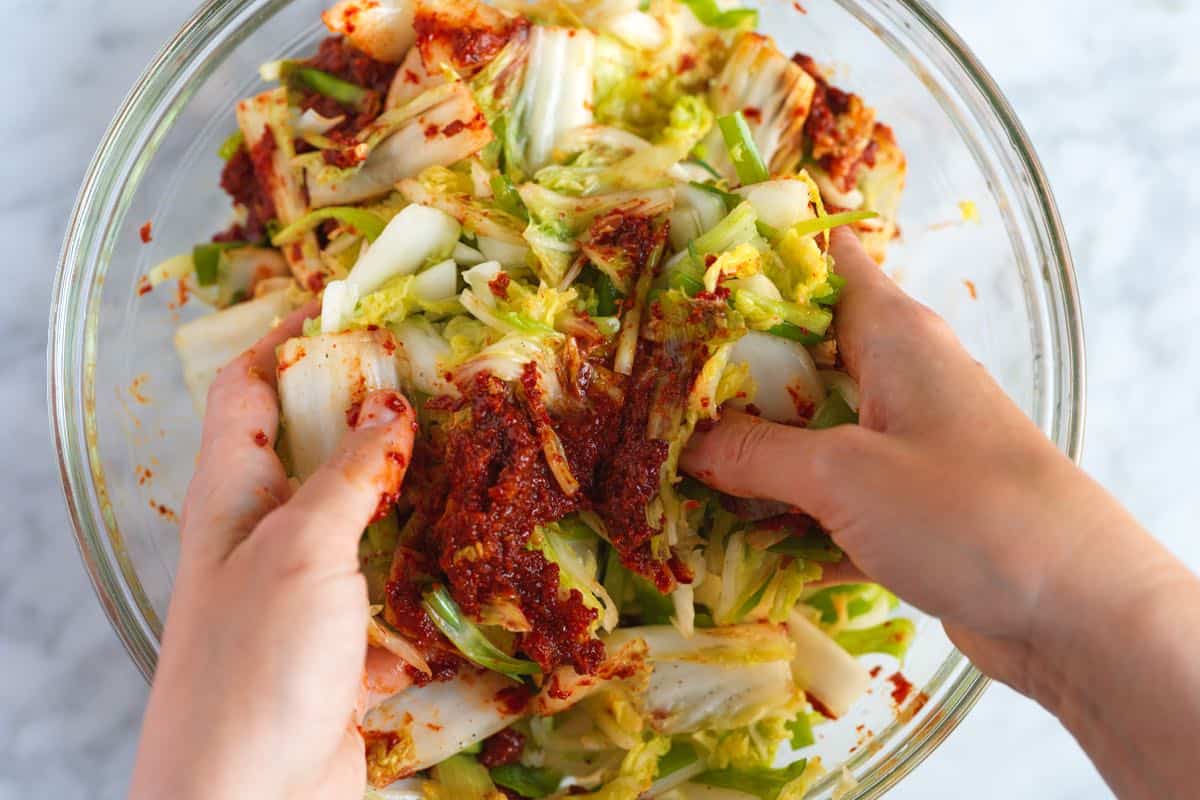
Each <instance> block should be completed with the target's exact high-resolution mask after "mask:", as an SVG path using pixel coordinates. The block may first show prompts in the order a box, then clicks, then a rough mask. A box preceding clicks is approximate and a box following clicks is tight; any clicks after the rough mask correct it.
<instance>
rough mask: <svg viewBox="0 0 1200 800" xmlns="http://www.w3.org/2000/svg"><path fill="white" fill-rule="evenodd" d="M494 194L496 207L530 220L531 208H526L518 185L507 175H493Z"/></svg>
mask: <svg viewBox="0 0 1200 800" xmlns="http://www.w3.org/2000/svg"><path fill="white" fill-rule="evenodd" d="M491 186H492V196H493V197H494V198H495V200H496V208H498V209H500V210H501V211H503V212H505V213H506V214H511V215H513V216H514V217H518V218H520V219H523V220H525V221H526V222H528V221H529V210H528V209H527V208H525V203H523V202H522V201H521V195H520V193H518V192H517V187H516V186H515V185H513V182H512V181H510V180H509V179H508V176H507V175H503V174H500V173H497V174H495V175H493V176H492V180H491Z"/></svg>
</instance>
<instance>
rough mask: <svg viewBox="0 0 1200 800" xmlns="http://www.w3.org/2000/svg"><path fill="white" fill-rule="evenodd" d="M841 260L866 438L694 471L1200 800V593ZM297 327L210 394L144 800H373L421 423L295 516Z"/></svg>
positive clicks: (861, 260)
mask: <svg viewBox="0 0 1200 800" xmlns="http://www.w3.org/2000/svg"><path fill="white" fill-rule="evenodd" d="M832 250H833V253H834V256H835V259H836V261H837V265H838V270H839V272H840V273H841V274H842V275H843V276H845V277H846V279H847V287H846V289H845V291H844V293H843V297H842V300H841V301H840V303H839V307H838V334H839V341H840V349H841V353H842V356H843V358H844V360H845V362H846V366H847V368H848V369H849V371H850V372H851V374H852V375H854V377H855V378H856V379H857V380H858V382H859V384H860V386H861V394H862V404H861V409H860V411H861V423H862V424H861V426H859V427H850V426H847V427H842V428H835V429H831V430H826V431H807V430H801V429H798V428H790V427H784V426H778V425H775V424H773V423H770V422H765V421H762V420H759V419H757V418H755V417H750V416H747V415H745V414H739V413H736V412H729V413H726V414H725V416H724V418H723V420H722V421H721V422H720V424H718V425H717V427H716V428H714V429H713V430H712V431H710V432H707V433H703V434H698V435H697V436H696V437H695V438H694V439H693V442H692V444H691V446H690V447H689V449H688V450H687V451H686V452H685V454H684V457H683V459H682V462H681V464H682V467H683V468H684V469H685V470H687V471H689V472H691V473H692V474H693V475H695V476H696V477H698V478H700V479H701V480H704V481H706V482H708V483H710V484H712V485H713V486H715V487H717V488H720V489H721V490H723V491H726V492H728V493H730V494H735V495H740V496H743V497H753V498H759V499H769V500H776V501H782V502H785V503H788V504H790V505H792V506H795V507H797V508H799V509H802V510H804V511H805V512H807V513H809V514H812V515H813V516H815V517H816V518H817V519H818V520H820V522H821V523H822V524H823V525H824V526H825V527H826V528H827V529H828V530H829V531H830V533H831V534H832V535H833V537H834V539H835V540H836V541H837V543H838V544H839V545H840V546H841V547H842V548H843V549H844V550H845V551H846V552H847V553H848V554H849V557H850V560H851V561H852V562H853V565H855V566H856V567H857V568H858V569H859V570H861V571H862V572H864V573H865V574H866V575H868V576H870V578H871V579H872V580H875V581H878V582H880V583H883V584H884V585H886V586H887V587H889V588H890V589H892V590H893V591H895V592H896V593H898V594H899V595H900V596H901V597H903V598H904V599H906V600H907V601H909V602H910V603H912V604H913V605H915V606H917V607H919V608H921V609H922V610H924V611H926V612H928V613H930V614H933V615H935V616H937V617H939V618H941V619H942V620H943V622H944V624H945V626H946V630H947V632H948V633H949V635H950V636H951V638H952V639H953V640H954V642H955V644H957V645H958V646H959V648H961V649H962V650H963V652H964V653H966V654H967V656H969V657H970V658H971V659H972V661H974V662H975V664H976V665H978V666H979V668H980V669H981V670H983V671H984V672H985V673H987V674H988V675H990V676H991V677H993V678H996V679H998V680H1001V681H1003V682H1005V683H1007V684H1009V685H1010V686H1013V687H1014V688H1015V689H1017V690H1018V691H1020V692H1022V693H1024V694H1026V695H1028V696H1030V697H1033V698H1034V699H1035V700H1037V701H1038V702H1040V703H1042V705H1044V706H1045V707H1046V708H1048V709H1049V710H1050V711H1051V712H1052V713H1054V714H1056V715H1057V716H1058V717H1059V718H1060V719H1061V720H1062V722H1063V723H1064V724H1065V725H1066V726H1067V727H1068V728H1069V729H1070V730H1071V731H1072V733H1074V735H1075V736H1076V737H1077V738H1078V740H1079V741H1080V743H1081V744H1082V746H1083V747H1084V749H1085V750H1086V751H1087V752H1088V754H1089V755H1090V756H1091V758H1092V759H1093V760H1094V762H1095V763H1096V765H1097V767H1098V768H1099V769H1100V771H1101V773H1102V774H1103V775H1104V777H1105V779H1106V780H1107V781H1108V782H1109V784H1110V786H1112V788H1113V790H1114V791H1115V792H1116V793H1117V794H1118V795H1119V796H1121V797H1122V798H1183V797H1188V796H1192V795H1193V794H1194V787H1195V785H1196V780H1195V778H1194V776H1193V774H1192V773H1193V772H1194V764H1193V763H1192V762H1193V761H1194V757H1193V756H1194V752H1195V743H1196V742H1197V741H1200V658H1198V657H1197V656H1196V654H1195V646H1194V639H1195V635H1196V632H1197V631H1200V582H1198V581H1197V579H1196V577H1195V576H1194V575H1192V574H1191V573H1190V572H1189V571H1188V570H1187V568H1186V567H1184V566H1183V565H1182V564H1181V563H1179V562H1178V561H1177V560H1175V559H1174V558H1173V557H1172V556H1171V555H1170V554H1169V553H1168V552H1167V551H1166V550H1165V549H1164V548H1163V547H1162V546H1161V545H1159V544H1158V543H1157V542H1156V541H1155V540H1154V538H1153V537H1151V536H1150V535H1149V534H1147V533H1146V532H1145V531H1144V530H1143V529H1142V528H1141V527H1140V526H1139V525H1138V524H1137V522H1136V521H1135V520H1133V519H1132V518H1131V517H1130V516H1129V515H1128V513H1126V512H1125V511H1124V510H1123V509H1122V508H1121V507H1120V505H1119V504H1118V503H1117V502H1116V501H1115V500H1114V499H1113V498H1112V497H1110V496H1109V495H1108V494H1107V493H1106V492H1105V491H1104V490H1103V489H1102V488H1101V487H1100V486H1099V485H1097V484H1096V483H1094V482H1093V481H1092V480H1091V479H1089V478H1088V477H1087V476H1086V475H1084V474H1083V473H1082V472H1081V471H1079V470H1078V469H1077V468H1076V467H1075V466H1074V465H1073V464H1072V463H1071V462H1070V461H1069V460H1068V459H1067V458H1065V457H1064V456H1063V455H1061V454H1060V453H1059V452H1058V451H1057V450H1056V449H1055V448H1054V447H1053V446H1052V445H1051V444H1050V443H1049V442H1048V441H1047V440H1046V439H1045V438H1044V437H1043V436H1042V434H1041V433H1040V431H1039V430H1038V429H1037V428H1036V427H1035V426H1034V425H1033V424H1032V423H1031V422H1030V421H1029V420H1028V419H1027V418H1026V417H1025V416H1024V415H1023V414H1022V413H1021V412H1020V410H1019V409H1017V408H1016V406H1014V405H1013V404H1012V403H1011V402H1010V401H1009V399H1008V398H1007V397H1006V396H1005V395H1004V393H1003V392H1002V391H1001V390H1000V388H999V387H998V386H997V385H996V384H995V382H994V381H993V380H992V379H991V378H990V377H989V376H988V375H987V373H986V372H985V371H984V369H983V368H982V367H981V366H980V365H978V364H977V363H975V362H974V361H973V360H972V359H971V357H970V356H969V355H968V354H967V352H966V351H965V350H964V349H963V348H962V346H961V345H960V344H959V343H958V341H957V340H956V339H955V337H954V335H953V334H952V333H951V331H950V329H949V328H948V327H947V326H946V324H945V323H944V322H943V321H942V320H941V319H940V318H938V317H937V316H936V315H935V314H934V313H933V312H931V311H929V310H928V309H926V308H925V307H923V306H921V305H920V304H919V303H917V302H916V301H914V300H912V299H911V298H909V297H908V296H907V295H905V294H904V293H903V292H902V291H901V290H900V289H899V288H898V287H897V286H896V285H895V284H894V283H892V282H891V281H890V280H889V279H888V278H887V277H886V276H885V275H884V274H883V273H882V272H880V271H879V269H878V268H877V267H876V266H875V265H874V263H873V262H871V260H870V259H869V258H868V257H867V256H866V254H865V253H864V252H863V250H862V248H861V246H860V245H859V244H858V241H857V240H856V239H855V238H854V237H853V236H852V235H851V234H849V233H847V232H845V231H837V232H835V234H834V236H833V242H832ZM309 313H311V309H310V310H309ZM303 315H304V312H301V313H300V314H298V315H296V316H295V317H293V318H292V319H289V320H288V321H285V323H284V324H283V325H281V326H280V328H279V329H277V330H275V331H273V332H272V333H271V334H270V335H268V337H267V338H266V339H264V340H263V341H262V342H260V343H259V345H257V346H256V347H255V348H254V349H252V350H251V351H250V352H249V353H247V354H246V355H244V356H242V357H241V358H240V359H238V360H237V361H235V362H234V363H233V364H231V365H230V366H229V367H227V368H226V369H225V370H223V371H222V372H221V375H220V376H219V377H218V380H217V382H216V384H215V385H214V388H213V390H212V392H211V393H210V396H209V403H208V413H207V416H206V419H205V430H204V443H203V446H202V449H201V455H200V460H199V464H198V468H197V473H196V476H195V478H194V479H193V482H192V485H191V487H190V488H189V492H188V498H187V501H186V503H185V505H184V514H183V530H182V543H183V545H182V553H181V558H180V565H179V572H178V578H177V581H176V585H175V594H174V596H173V598H172V602H171V609H170V613H169V614H168V618H167V624H166V633H165V636H164V640H163V648H162V654H161V658H160V661H159V667H158V672H157V673H156V675H155V680H154V687H153V690H152V692H151V697H150V705H149V708H148V709H147V712H146V719H145V722H144V726H143V732H142V740H141V746H140V748H139V752H138V758H137V765H136V767H135V771H134V779H133V787H132V790H131V795H130V796H131V797H132V798H137V800H142V799H143V798H145V799H147V800H148V799H149V798H159V797H174V798H183V799H184V800H187V799H189V798H200V797H203V798H217V799H218V800H226V798H230V799H232V798H255V800H262V798H285V797H286V798H308V797H312V798H347V800H351V799H352V800H358V798H359V797H361V795H362V791H363V788H364V784H365V775H364V768H363V744H362V739H361V737H360V736H359V734H358V732H357V730H356V728H355V726H354V722H355V721H356V719H357V716H358V714H359V713H360V712H361V707H362V698H363V696H364V694H365V690H364V681H363V665H364V658H366V655H367V654H366V647H365V644H364V636H363V634H364V625H365V619H366V614H367V599H366V589H365V583H364V581H363V579H362V576H361V575H360V574H359V573H358V570H357V560H356V556H355V546H356V543H357V540H358V537H359V535H360V533H361V531H362V529H363V527H364V525H365V524H366V522H367V521H368V520H369V519H370V517H371V516H372V514H373V513H374V512H375V509H376V506H377V503H378V499H379V497H380V494H381V493H383V492H388V491H394V489H395V488H396V487H398V485H399V483H400V481H401V480H402V479H403V470H402V469H400V470H397V469H395V468H390V467H389V466H388V465H394V464H395V463H396V459H392V458H389V457H388V453H401V454H403V455H404V456H405V458H404V459H403V461H404V463H407V455H408V453H409V452H410V450H411V446H412V436H413V418H412V414H411V411H409V410H408V407H407V405H405V404H401V403H398V402H397V401H396V400H395V397H397V396H395V395H394V393H381V394H379V395H377V396H372V397H370V398H368V400H367V402H366V403H365V404H364V407H363V413H362V415H361V418H360V423H359V426H358V429H357V430H355V431H352V432H351V433H349V434H347V436H346V439H345V441H344V442H343V445H342V449H341V450H340V451H339V453H338V455H337V456H335V458H334V459H333V460H332V461H331V463H330V464H328V465H326V467H325V468H323V469H322V470H321V471H320V472H319V473H317V475H315V476H313V477H312V478H310V479H309V480H308V481H307V482H306V483H305V484H304V485H303V487H301V488H300V489H299V490H296V491H293V490H292V488H291V486H290V485H289V483H288V481H287V479H286V476H285V473H284V469H283V466H282V464H281V463H280V462H279V459H278V457H277V456H276V455H275V452H274V450H273V448H272V447H271V445H272V444H273V442H274V435H275V430H276V427H277V423H278V406H277V398H276V397H275V392H274V380H273V376H274V348H275V346H276V345H277V344H279V343H280V342H282V341H283V340H284V339H286V338H287V337H288V336H291V335H295V334H296V333H297V331H298V330H299V325H300V322H301V320H302V318H303ZM394 408H400V409H402V410H400V411H396V410H394ZM260 430H261V431H264V432H265V433H266V434H269V437H270V440H269V442H268V443H267V445H266V446H261V445H260V441H261V439H260V437H258V436H257V433H258V431H260ZM381 658H382V661H383V662H386V663H383V664H380V663H379V662H380V661H381ZM367 663H368V666H369V667H371V669H370V672H371V673H372V676H373V678H372V679H371V680H369V681H368V682H367V684H368V688H369V689H370V690H371V692H370V693H371V694H372V695H376V696H378V695H380V694H386V693H388V691H389V690H390V689H395V690H398V689H400V688H402V682H403V678H402V677H401V678H400V679H399V681H398V682H397V683H396V685H394V686H388V685H383V686H380V685H379V681H380V680H383V682H384V684H386V683H387V681H386V676H387V675H389V674H397V675H399V674H400V673H399V671H398V670H397V669H396V664H395V662H394V661H388V659H387V658H386V657H381V655H380V652H379V651H376V650H372V651H371V659H369V660H368V661H367ZM380 676H384V677H383V678H381V677H380ZM1010 755H1012V756H1014V757H1018V758H1019V754H1010ZM264 765H267V766H264Z"/></svg>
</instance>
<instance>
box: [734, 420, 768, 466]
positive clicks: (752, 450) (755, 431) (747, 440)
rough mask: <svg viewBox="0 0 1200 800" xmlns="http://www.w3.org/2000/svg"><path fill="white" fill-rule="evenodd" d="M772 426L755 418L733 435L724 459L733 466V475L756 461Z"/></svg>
mask: <svg viewBox="0 0 1200 800" xmlns="http://www.w3.org/2000/svg"><path fill="white" fill-rule="evenodd" d="M772 428H773V426H772V425H768V424H766V423H763V422H761V421H757V420H756V421H754V422H750V423H748V424H747V425H746V427H745V430H743V431H742V432H741V435H740V436H737V437H734V439H733V441H732V442H731V446H730V450H729V452H728V453H727V454H726V459H725V461H726V462H727V465H728V467H731V468H733V470H734V471H735V476H736V475H741V474H744V473H745V471H746V470H748V469H752V468H753V467H754V466H755V465H756V464H757V463H758V461H759V457H760V455H761V454H762V452H763V449H764V448H765V447H766V445H767V440H768V439H769V438H770V436H771V430H772Z"/></svg>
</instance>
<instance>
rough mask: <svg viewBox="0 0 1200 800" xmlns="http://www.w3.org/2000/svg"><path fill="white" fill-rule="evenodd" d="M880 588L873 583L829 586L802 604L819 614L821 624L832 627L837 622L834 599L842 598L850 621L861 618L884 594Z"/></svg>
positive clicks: (883, 590)
mask: <svg viewBox="0 0 1200 800" xmlns="http://www.w3.org/2000/svg"><path fill="white" fill-rule="evenodd" d="M886 591H887V590H886V589H884V588H883V587H882V586H877V585H875V584H873V583H843V584H841V585H839V586H829V587H826V588H824V589H821V590H820V591H818V592H816V593H815V594H812V595H810V596H809V597H808V598H807V599H805V601H804V604H805V605H807V606H809V607H810V608H814V609H816V610H817V611H819V612H821V622H822V623H824V624H826V625H832V624H833V623H835V622H837V620H838V610H837V605H835V604H834V598H835V597H838V596H844V597H846V598H848V599H847V600H845V601H844V602H845V606H846V616H847V617H848V618H850V619H854V618H855V617H861V616H862V615H863V614H866V613H867V612H868V611H870V610H871V609H872V608H874V607H875V605H876V603H877V602H878V601H879V597H880V595H881V594H883V593H884V592H886Z"/></svg>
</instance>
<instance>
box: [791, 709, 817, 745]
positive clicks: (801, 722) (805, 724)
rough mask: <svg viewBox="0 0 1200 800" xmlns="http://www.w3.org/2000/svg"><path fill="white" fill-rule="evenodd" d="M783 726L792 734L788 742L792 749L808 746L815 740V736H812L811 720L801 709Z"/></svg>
mask: <svg viewBox="0 0 1200 800" xmlns="http://www.w3.org/2000/svg"><path fill="white" fill-rule="evenodd" d="M785 727H786V728H787V729H788V732H789V733H790V734H791V735H792V738H791V739H790V740H789V743H790V744H791V745H792V749H793V750H799V749H800V748H801V747H808V746H809V745H810V744H813V743H815V742H816V741H817V737H815V736H813V729H812V720H810V719H809V718H808V714H805V713H804V712H803V711H801V712H800V713H799V714H797V715H796V717H795V719H793V720H792V721H791V722H788V723H786V725H785Z"/></svg>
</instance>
